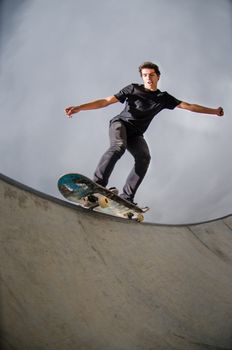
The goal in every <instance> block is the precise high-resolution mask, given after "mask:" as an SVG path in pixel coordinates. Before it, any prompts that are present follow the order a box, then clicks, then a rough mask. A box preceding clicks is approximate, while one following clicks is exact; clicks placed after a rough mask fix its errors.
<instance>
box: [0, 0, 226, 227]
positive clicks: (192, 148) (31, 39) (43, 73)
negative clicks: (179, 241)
mask: <svg viewBox="0 0 232 350" xmlns="http://www.w3.org/2000/svg"><path fill="white" fill-rule="evenodd" d="M0 35H1V36H0V89H1V90H0V107H1V114H0V115H1V128H0V142H1V144H0V161H1V172H2V173H3V174H5V175H7V176H10V177H12V178H14V179H16V180H18V181H21V182H23V183H25V184H27V185H29V186H32V187H34V188H36V189H38V190H41V191H43V192H46V193H49V194H52V195H54V196H56V197H58V198H60V195H59V193H58V191H57V188H56V183H57V180H58V178H59V176H60V175H62V174H63V173H67V172H80V173H83V174H86V175H87V176H89V177H92V175H93V172H94V170H95V167H96V165H97V163H98V161H99V159H100V157H101V155H102V153H103V152H104V151H105V150H106V148H107V147H108V124H109V120H110V119H111V118H112V117H113V116H115V115H116V114H117V113H119V112H120V111H121V110H122V108H123V105H122V104H120V103H118V104H116V105H113V106H109V107H108V108H106V109H101V110H95V111H88V112H81V113H80V114H78V115H76V117H74V118H73V119H71V120H69V119H68V118H66V117H65V116H64V112H63V110H64V108H65V107H66V106H69V105H73V104H81V103H84V102H87V101H89V100H92V99H97V98H102V97H106V96H109V95H113V94H114V93H116V92H118V91H119V90H120V89H121V88H122V87H124V86H126V85H128V84H129V83H131V82H137V83H140V82H141V80H140V77H139V74H138V68H137V67H138V66H139V65H140V63H141V62H143V61H145V60H150V61H153V62H155V63H157V64H158V65H159V67H160V70H161V79H160V82H159V88H160V90H166V91H168V92H169V93H170V94H172V95H173V96H175V97H176V98H178V99H180V100H184V101H187V102H192V103H198V104H203V105H205V106H209V107H213V108H216V107H218V106H223V107H224V110H225V116H224V118H217V117H212V116H205V115H199V114H194V113H191V112H187V111H182V110H180V109H176V110H174V111H169V110H163V111H162V112H161V113H160V114H159V115H158V116H157V117H156V118H155V119H154V120H153V122H152V124H151V126H150V128H149V130H148V131H147V132H146V134H145V138H146V140H147V141H148V143H149V146H150V150H151V154H152V162H151V165H150V168H149V171H148V174H147V176H146V178H145V180H144V182H143V183H142V185H141V186H140V188H139V190H138V192H137V195H136V201H138V203H139V204H141V205H148V206H150V208H151V210H150V212H149V213H148V214H147V215H146V217H147V220H148V221H153V222H157V223H186V222H197V221H200V220H208V219H212V218H215V217H219V216H223V215H227V214H229V213H231V212H232V186H231V183H232V181H231V179H232V161H231V153H232V145H231V143H232V138H231V130H232V107H231V97H232V74H231V72H232V64H231V57H232V3H231V1H229V0H146V1H144V0H117V1H116V0H99V1H95V0H67V1H61V0H59V1H57V0H49V1H47V0H21V1H19V0H17V1H13V0H5V1H2V8H1V34H0ZM132 165H133V160H132V158H131V156H130V155H129V154H126V155H124V157H123V158H122V159H121V160H120V161H119V162H118V163H117V166H116V168H115V171H114V173H113V175H112V177H111V181H110V184H109V185H116V186H117V187H119V188H121V187H122V186H123V184H124V181H125V179H126V177H127V175H128V173H129V171H130V169H131V167H132Z"/></svg>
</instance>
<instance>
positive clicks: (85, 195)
mask: <svg viewBox="0 0 232 350" xmlns="http://www.w3.org/2000/svg"><path fill="white" fill-rule="evenodd" d="M58 189H59V191H60V193H61V194H62V195H63V196H64V197H65V198H66V199H67V200H69V201H71V202H74V203H76V204H78V205H80V206H81V207H83V208H85V209H88V210H94V211H98V212H102V213H105V214H108V215H113V216H117V217H121V218H124V219H133V220H136V221H138V222H142V221H143V220H144V216H143V213H145V212H146V211H148V210H149V208H147V207H146V208H140V207H137V206H136V205H134V204H132V203H130V202H128V201H126V200H124V199H122V198H121V197H119V196H118V195H117V194H115V193H113V192H111V191H110V190H108V189H106V188H105V187H102V186H100V185H98V184H96V183H95V182H93V181H92V180H90V179H89V178H88V177H86V176H84V175H81V174H66V175H63V176H61V177H60V179H59V180H58Z"/></svg>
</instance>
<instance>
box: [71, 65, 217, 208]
mask: <svg viewBox="0 0 232 350" xmlns="http://www.w3.org/2000/svg"><path fill="white" fill-rule="evenodd" d="M139 72H140V75H141V77H142V79H143V85H139V84H130V85H128V86H126V87H124V88H123V89H122V90H121V91H119V92H118V93H116V94H115V95H113V96H109V97H106V98H103V99H100V100H96V101H92V102H89V103H85V104H82V105H79V106H70V107H67V108H66V109H65V113H66V115H67V116H68V117H69V118H71V117H72V115H73V114H74V113H78V112H80V111H84V110H90V109H97V108H104V107H106V106H109V105H111V104H113V103H117V102H121V103H124V102H126V106H125V108H124V110H123V111H122V112H121V113H120V114H119V115H117V116H116V117H114V118H113V119H112V120H111V121H110V131H109V134H110V147H109V149H108V150H107V151H106V152H105V154H104V155H103V156H102V158H101V160H100V162H99V164H98V166H97V169H96V171H95V174H94V179H93V180H94V181H95V182H97V183H98V184H100V185H102V186H104V187H106V186H107V184H108V180H109V177H110V175H111V173H112V171H113V169H114V166H115V164H116V162H117V161H118V160H119V159H120V158H121V156H122V155H123V153H124V152H125V150H126V149H127V150H128V151H129V152H130V153H131V154H132V156H133V157H134V159H135V164H134V167H133V169H132V170H131V172H130V174H129V176H128V178H127V180H126V184H125V186H124V188H123V192H122V194H121V195H120V196H121V197H122V198H124V199H127V200H129V201H131V202H132V203H133V201H134V196H135V193H136V191H137V189H138V187H139V185H140V184H141V182H142V180H143V178H144V176H145V174H146V172H147V169H148V166H149V163H150V152H149V148H148V145H147V143H146V141H145V139H144V137H143V134H144V132H145V131H146V129H147V128H148V126H149V124H150V122H151V121H152V119H153V118H154V116H155V115H156V114H158V113H159V112H160V111H161V110H163V109H165V108H167V109H174V108H176V107H177V108H181V109H187V110H189V111H192V112H197V113H205V114H213V115H217V116H223V114H224V112H223V108H222V107H218V108H215V109H214V108H208V107H204V106H200V105H197V104H191V103H187V102H184V101H181V100H178V99H177V98H175V97H173V96H171V95H170V94H168V93H167V92H166V91H164V92H162V91H160V90H158V88H157V85H158V81H159V79H160V70H159V67H158V66H157V65H156V64H154V63H152V62H144V63H143V64H142V65H141V66H140V67H139Z"/></svg>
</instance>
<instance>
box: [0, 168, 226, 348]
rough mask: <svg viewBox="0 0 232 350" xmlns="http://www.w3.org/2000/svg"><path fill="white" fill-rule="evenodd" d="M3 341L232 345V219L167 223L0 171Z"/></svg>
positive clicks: (13, 344) (12, 344) (27, 344)
mask: <svg viewBox="0 0 232 350" xmlns="http://www.w3.org/2000/svg"><path fill="white" fill-rule="evenodd" d="M0 198H1V200H0V233H1V235H0V239H1V252H0V253H1V255H0V257H1V260H0V264H1V305H0V306H1V319H0V321H1V349H4V350H6V349H7V350H8V349H14V350H15V349H19V350H30V349H33V350H34V349H38V350H42V349H49V350H50V349H51V350H53V349H56V350H66V349H68V350H143V349H144V350H169V349H170V350H172V349H173V350H174V349H176V350H177V349H178V350H182V349H183V350H192V349H231V348H232V232H231V230H232V218H231V216H229V217H226V218H224V219H220V220H216V221H213V222H208V223H203V224H197V225H185V226H165V225H154V224H137V223H135V222H130V221H125V220H120V219H116V218H112V217H108V216H105V215H102V214H97V213H93V212H88V211H86V210H84V209H82V208H79V207H76V206H75V205H72V204H69V203H67V202H64V201H61V200H58V199H55V198H52V197H49V196H47V195H45V194H42V193H39V192H37V191H33V190H32V189H30V188H28V187H25V186H23V185H20V184H18V183H16V182H14V181H13V180H10V179H9V178H6V177H4V176H3V175H2V176H1V178H0Z"/></svg>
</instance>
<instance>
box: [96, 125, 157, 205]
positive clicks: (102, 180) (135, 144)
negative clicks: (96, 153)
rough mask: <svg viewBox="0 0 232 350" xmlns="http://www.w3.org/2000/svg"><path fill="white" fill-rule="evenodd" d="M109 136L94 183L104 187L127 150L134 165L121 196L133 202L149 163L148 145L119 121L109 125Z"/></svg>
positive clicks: (140, 136) (141, 137)
mask: <svg viewBox="0 0 232 350" xmlns="http://www.w3.org/2000/svg"><path fill="white" fill-rule="evenodd" d="M109 135H110V147H109V149H108V150H107V151H106V152H105V153H104V154H103V156H102V158H101V159H100V162H99V164H98V166H97V169H96V171H95V173H94V181H95V182H97V183H98V184H100V185H102V186H104V187H106V186H107V184H108V180H109V177H110V175H111V173H112V171H113V169H114V166H115V164H116V162H117V161H118V160H119V159H120V158H121V156H122V155H123V154H124V152H125V150H126V149H127V150H128V151H129V152H130V153H131V154H132V156H133V157H134V160H135V164H134V167H133V169H132V170H131V172H130V174H129V176H128V178H127V180H126V184H125V186H124V187H123V193H122V195H121V196H122V197H123V198H125V199H128V200H131V201H133V199H134V196H135V193H136V191H137V189H138V187H139V185H140V184H141V182H142V180H143V178H144V176H145V174H146V172H147V169H148V166H149V163H150V159H151V157H150V152H149V148H148V145H147V143H146V141H145V140H144V138H143V136H142V135H133V134H132V133H131V132H130V130H128V129H127V128H126V126H125V124H124V123H123V122H121V121H114V122H112V123H111V125H110V130H109Z"/></svg>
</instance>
